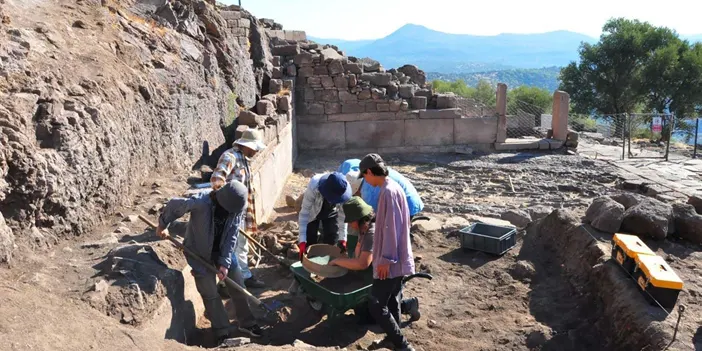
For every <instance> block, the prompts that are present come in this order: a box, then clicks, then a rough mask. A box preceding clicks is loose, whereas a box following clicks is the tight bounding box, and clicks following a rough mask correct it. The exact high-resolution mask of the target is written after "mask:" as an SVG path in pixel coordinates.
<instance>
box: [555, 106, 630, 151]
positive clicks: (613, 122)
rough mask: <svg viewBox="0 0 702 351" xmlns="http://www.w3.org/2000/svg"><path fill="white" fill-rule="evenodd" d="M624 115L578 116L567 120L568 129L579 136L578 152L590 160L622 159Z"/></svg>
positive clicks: (624, 129)
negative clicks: (604, 158)
mask: <svg viewBox="0 0 702 351" xmlns="http://www.w3.org/2000/svg"><path fill="white" fill-rule="evenodd" d="M625 127H626V114H623V113H622V114H611V115H578V114H573V115H570V116H569V118H568V128H569V129H570V130H574V131H576V132H578V133H579V134H580V143H579V146H578V152H579V153H580V154H584V155H587V156H589V157H592V158H599V157H606V158H609V159H624V149H623V147H624V145H625V134H626V133H625V131H626V128H625Z"/></svg>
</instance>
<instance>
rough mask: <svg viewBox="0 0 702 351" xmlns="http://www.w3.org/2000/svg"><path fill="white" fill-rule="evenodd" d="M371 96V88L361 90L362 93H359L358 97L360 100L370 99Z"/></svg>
mask: <svg viewBox="0 0 702 351" xmlns="http://www.w3.org/2000/svg"><path fill="white" fill-rule="evenodd" d="M370 98H371V91H370V89H363V90H361V92H360V93H358V99H359V100H368V99H370Z"/></svg>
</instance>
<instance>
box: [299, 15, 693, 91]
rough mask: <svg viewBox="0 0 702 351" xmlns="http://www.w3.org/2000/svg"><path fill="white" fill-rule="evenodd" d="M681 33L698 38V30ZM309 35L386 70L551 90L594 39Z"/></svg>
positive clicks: (424, 32) (421, 30) (426, 33)
mask: <svg viewBox="0 0 702 351" xmlns="http://www.w3.org/2000/svg"><path fill="white" fill-rule="evenodd" d="M681 37H683V38H684V39H688V40H690V41H702V34H700V35H693V36H681ZM309 39H311V40H313V41H315V42H318V43H321V44H331V45H336V46H337V47H339V49H341V50H343V51H345V53H346V54H347V55H349V56H355V57H359V58H363V57H370V58H373V59H375V60H377V61H379V62H380V63H381V64H382V65H383V66H384V67H386V68H392V67H399V66H402V65H404V64H414V65H417V66H419V68H421V69H422V70H424V71H425V72H431V73H430V74H429V76H430V77H432V78H433V77H442V78H444V79H449V78H450V77H455V78H461V79H464V80H465V81H466V83H469V84H470V82H472V81H477V79H480V78H484V79H488V80H491V81H493V82H495V79H501V78H504V77H511V78H513V82H508V84H509V83H514V84H518V85H521V84H526V85H535V86H540V87H543V88H546V89H549V90H553V89H552V88H553V87H555V86H557V85H558V82H557V79H558V73H557V72H558V71H559V68H560V67H563V66H565V65H567V64H568V63H570V62H571V61H576V60H578V48H579V46H580V44H581V43H583V42H586V43H595V42H597V40H598V39H597V38H593V37H590V36H587V35H585V34H580V33H575V32H570V31H565V30H561V31H554V32H547V33H538V34H499V35H493V36H479V35H469V34H450V33H444V32H439V31H435V30H432V29H429V28H427V27H425V26H421V25H416V24H406V25H404V26H402V27H400V28H399V29H398V30H396V31H395V32H393V33H391V34H390V35H388V36H386V37H384V38H380V39H375V40H342V39H327V38H317V37H313V36H309ZM501 72H502V73H501ZM512 86H514V85H512Z"/></svg>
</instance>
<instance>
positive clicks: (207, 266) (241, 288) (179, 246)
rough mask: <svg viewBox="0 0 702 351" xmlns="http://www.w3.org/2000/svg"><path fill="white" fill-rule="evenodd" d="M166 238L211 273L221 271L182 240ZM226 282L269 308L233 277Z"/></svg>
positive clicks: (143, 219)
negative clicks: (182, 242)
mask: <svg viewBox="0 0 702 351" xmlns="http://www.w3.org/2000/svg"><path fill="white" fill-rule="evenodd" d="M139 219H141V220H142V221H143V222H144V223H146V224H148V225H149V226H151V227H153V228H154V229H156V228H158V226H157V225H156V224H154V222H152V221H150V220H149V219H148V218H146V217H144V216H142V215H139ZM166 239H168V240H170V241H171V242H172V243H173V244H174V245H175V246H176V247H178V248H179V249H181V250H183V252H185V254H186V255H187V256H189V257H192V258H194V259H195V260H196V261H198V262H200V264H202V265H203V266H205V268H207V270H208V271H210V272H211V273H214V274H215V275H216V274H218V273H219V270H218V269H217V268H215V267H214V266H213V265H212V264H210V263H209V262H207V261H206V260H205V259H204V258H202V257H200V256H199V255H197V254H196V253H194V252H193V251H192V250H190V249H189V248H187V247H185V245H183V244H181V242H180V241H178V240H176V238H174V237H172V236H170V235H166ZM224 283H225V284H227V286H228V287H231V288H234V289H236V290H238V291H240V292H242V293H243V294H244V295H246V297H248V298H249V299H251V301H253V302H255V303H256V305H258V306H262V307H263V308H265V309H267V310H268V306H266V305H265V304H264V303H263V302H261V300H259V299H257V298H256V297H255V296H253V295H251V293H250V292H249V291H248V290H246V289H244V288H243V287H241V286H239V284H237V283H235V282H234V281H233V280H231V278H229V277H224Z"/></svg>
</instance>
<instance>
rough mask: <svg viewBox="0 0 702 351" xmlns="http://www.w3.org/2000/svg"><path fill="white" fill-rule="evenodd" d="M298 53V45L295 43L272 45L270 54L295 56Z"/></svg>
mask: <svg viewBox="0 0 702 351" xmlns="http://www.w3.org/2000/svg"><path fill="white" fill-rule="evenodd" d="M299 53H300V46H299V45H297V44H284V45H274V46H273V48H272V49H271V54H273V55H277V56H295V55H297V54H299Z"/></svg>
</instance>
